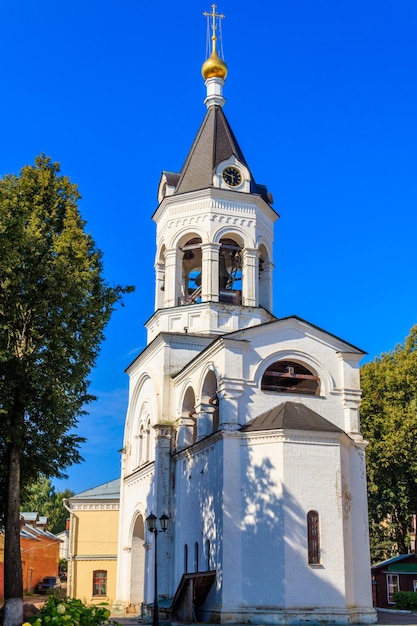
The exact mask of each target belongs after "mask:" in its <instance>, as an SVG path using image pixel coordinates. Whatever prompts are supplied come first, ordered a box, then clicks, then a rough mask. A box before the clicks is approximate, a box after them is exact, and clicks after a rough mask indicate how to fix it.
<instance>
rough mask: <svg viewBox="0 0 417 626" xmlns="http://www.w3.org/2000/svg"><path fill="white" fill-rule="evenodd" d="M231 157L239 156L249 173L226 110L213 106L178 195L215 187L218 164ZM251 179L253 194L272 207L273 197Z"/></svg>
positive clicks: (183, 171)
mask: <svg viewBox="0 0 417 626" xmlns="http://www.w3.org/2000/svg"><path fill="white" fill-rule="evenodd" d="M231 156H234V157H236V159H237V160H238V161H239V162H240V163H242V165H244V166H245V167H246V168H247V169H248V170H249V166H248V164H247V162H246V159H245V157H244V155H243V152H242V150H241V149H240V146H239V144H238V142H237V140H236V137H235V135H234V133H233V131H232V129H231V127H230V124H229V122H228V121H227V119H226V116H225V114H224V112H223V109H222V107H220V106H218V105H213V106H210V107H209V108H208V110H207V113H206V116H205V118H204V120H203V123H202V124H201V126H200V128H199V131H198V133H197V135H196V137H195V139H194V142H193V144H192V146H191V149H190V151H189V153H188V156H187V158H186V160H185V162H184V165H183V166H182V169H181V173H180V175H179V180H178V182H177V184H176V189H175V194H180V193H187V192H189V191H197V190H198V189H207V188H208V187H212V186H213V174H214V172H215V171H216V169H217V167H218V165H219V164H220V163H222V162H223V161H226V160H227V159H229V158H230V157H231ZM249 171H250V170H249ZM250 176H251V188H250V193H253V194H258V195H260V196H261V197H262V198H263V199H264V200H265V202H267V203H268V204H271V203H272V196H271V194H270V193H268V190H267V188H266V187H265V185H257V184H256V182H255V180H254V178H253V176H252V174H250ZM171 180H172V181H173V180H174V178H171Z"/></svg>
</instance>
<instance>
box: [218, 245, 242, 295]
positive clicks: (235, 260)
mask: <svg viewBox="0 0 417 626" xmlns="http://www.w3.org/2000/svg"><path fill="white" fill-rule="evenodd" d="M241 252H242V247H241V246H240V245H239V244H238V243H237V242H236V241H235V240H234V239H229V238H226V237H224V238H222V239H220V250H219V302H227V303H229V304H242V254H241Z"/></svg>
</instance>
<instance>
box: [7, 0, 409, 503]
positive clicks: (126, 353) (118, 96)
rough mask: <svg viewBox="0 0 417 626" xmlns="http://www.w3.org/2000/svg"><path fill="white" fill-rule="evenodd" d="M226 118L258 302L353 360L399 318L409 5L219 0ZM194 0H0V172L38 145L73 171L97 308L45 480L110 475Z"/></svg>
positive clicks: (405, 300)
mask: <svg viewBox="0 0 417 626" xmlns="http://www.w3.org/2000/svg"><path fill="white" fill-rule="evenodd" d="M217 4H218V10H219V11H221V12H223V13H224V14H225V15H226V18H225V20H224V21H223V41H224V52H225V60H226V62H227V64H228V67H229V75H228V78H227V80H226V85H225V90H224V94H225V97H226V99H227V103H226V106H225V109H224V110H225V113H226V116H227V118H228V120H229V122H230V124H231V126H232V128H233V130H234V132H235V134H236V136H237V139H238V141H239V143H240V145H241V148H242V150H243V152H244V154H245V157H246V159H247V161H248V163H249V165H250V167H251V170H252V172H253V174H254V176H255V178H256V180H257V182H258V183H262V184H266V185H267V186H268V188H269V189H270V190H271V191H272V193H273V196H274V200H275V202H274V208H275V210H276V211H277V212H278V213H279V214H280V215H281V219H280V220H279V221H278V223H277V225H276V231H275V232H276V239H275V275H274V284H275V289H274V312H275V314H276V315H277V316H278V317H282V316H286V315H292V314H295V315H299V316H300V317H303V318H305V319H307V320H308V321H310V322H312V323H313V324H316V325H318V326H321V327H322V328H324V329H326V330H328V331H329V332H331V333H334V334H335V335H338V336H340V337H342V338H344V339H345V340H347V341H349V342H351V343H353V344H354V345H356V346H359V347H360V348H362V349H363V350H366V351H367V352H368V353H369V357H368V358H373V357H374V356H376V355H378V354H380V353H381V352H384V351H388V350H389V349H391V348H392V347H394V346H395V345H396V344H397V343H399V342H401V341H402V340H403V339H404V338H405V336H406V335H407V334H408V331H409V329H410V328H411V326H413V325H414V324H415V323H416V322H417V307H416V304H417V295H416V294H417V289H416V287H417V272H416V241H415V239H416V232H417V115H416V111H417V81H416V66H417V53H416V26H417V3H416V2H415V0H396V2H392V0H390V1H388V0H378V2H377V1H376V0H367V1H366V2H364V1H363V0H317V1H316V2H312V1H311V0H258V2H256V3H253V2H249V0H239V1H236V0H218V3H217ZM209 10H210V1H207V0H183V2H181V3H174V2H167V1H166V0H160V1H159V2H158V3H155V4H154V3H144V2H140V1H138V0H136V1H134V0H118V2H110V1H109V0H100V2H98V0H89V1H88V2H85V0H83V1H81V0H71V1H69V0H60V2H52V1H51V0H41V1H40V2H32V1H29V0H4V1H3V6H2V19H1V31H2V32H1V37H0V64H1V75H2V81H1V89H2V94H1V100H0V102H1V104H0V107H1V108H0V110H1V120H2V124H1V138H0V175H4V174H6V173H9V172H14V173H18V171H19V170H20V168H21V167H22V166H23V165H25V164H26V163H33V160H34V158H35V156H36V155H37V154H39V153H40V152H44V153H46V154H47V155H49V156H51V157H52V158H53V159H54V160H56V161H59V162H61V167H62V172H63V173H64V174H67V175H68V176H69V177H70V178H71V179H72V181H73V182H74V183H77V184H78V185H79V188H80V191H81V194H82V196H83V199H82V201H81V203H80V209H81V212H82V214H83V217H84V218H85V219H86V220H87V222H88V230H89V231H90V232H91V234H92V235H93V237H94V239H95V241H96V243H97V245H98V246H99V247H100V248H101V249H102V250H103V252H104V264H105V271H106V276H107V278H108V280H109V281H110V282H111V283H122V284H135V285H136V292H135V293H134V294H133V295H129V296H127V297H126V299H125V305H126V306H125V307H124V308H120V309H118V310H117V312H116V313H115V314H114V316H113V318H112V321H111V323H110V324H109V326H108V328H107V332H106V341H105V343H104V344H103V347H102V351H101V355H100V358H99V360H98V363H97V367H96V368H95V370H94V372H92V375H91V381H92V391H93V392H94V393H95V394H96V395H97V396H98V398H99V399H98V401H97V402H96V403H95V404H94V405H91V406H90V408H89V410H90V414H89V416H87V417H84V418H83V419H82V422H81V423H80V425H79V433H80V434H82V435H84V436H86V437H87V438H88V441H87V443H86V444H85V446H84V447H83V450H82V453H83V456H84V457H85V459H86V461H85V463H83V464H82V465H79V466H74V467H72V468H69V469H68V475H69V479H68V480H67V481H56V486H57V488H59V489H63V488H70V489H73V490H74V491H76V492H80V491H82V490H84V489H87V488H89V487H92V486H95V485H98V484H101V483H103V482H106V481H108V480H112V479H113V478H116V477H117V476H118V475H119V467H120V457H119V453H118V450H119V449H120V448H121V447H122V442H123V425H124V416H125V412H126V407H127V389H128V380H127V376H126V374H124V369H125V368H126V366H127V365H128V364H129V363H130V362H131V361H132V360H133V358H134V357H135V356H136V355H137V354H138V353H139V352H140V351H141V350H142V349H143V347H144V346H145V342H146V337H145V332H144V328H143V324H144V322H145V321H146V320H147V319H148V318H149V317H150V316H151V315H152V313H153V304H154V270H153V263H154V254H155V229H154V224H153V222H152V220H151V215H152V213H153V212H154V210H155V208H156V206H157V200H156V192H157V185H158V182H159V177H160V173H161V171H162V170H163V169H167V170H172V171H179V170H180V168H181V165H182V163H183V161H184V159H185V157H186V155H187V152H188V149H189V147H190V145H191V143H192V141H193V139H194V136H195V134H196V132H197V130H198V127H199V125H200V123H201V121H202V119H203V117H204V114H205V106H204V104H203V100H204V97H205V87H204V84H203V80H202V78H201V74H200V68H201V64H202V62H203V61H204V59H205V51H206V23H205V18H204V17H203V16H202V13H203V12H204V11H209Z"/></svg>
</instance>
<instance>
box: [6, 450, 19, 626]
mask: <svg viewBox="0 0 417 626" xmlns="http://www.w3.org/2000/svg"><path fill="white" fill-rule="evenodd" d="M8 463H9V466H8V478H9V481H8V486H7V508H6V515H5V525H4V526H5V528H4V600H5V609H4V624H5V626H21V624H22V622H23V577H22V557H21V553H20V451H19V449H18V447H17V446H16V445H15V444H10V446H9V454H8Z"/></svg>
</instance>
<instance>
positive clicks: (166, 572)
mask: <svg viewBox="0 0 417 626" xmlns="http://www.w3.org/2000/svg"><path fill="white" fill-rule="evenodd" d="M153 428H154V431H155V473H154V494H153V495H154V497H153V502H149V503H148V506H149V507H150V509H149V510H148V511H147V514H148V515H149V513H150V512H151V509H152V512H153V513H154V515H156V516H157V517H160V516H161V515H162V513H166V514H167V515H168V516H169V517H171V514H172V511H171V498H170V494H171V439H172V426H168V425H165V424H155V426H154V427H153ZM146 532H148V531H146ZM172 538H173V522H171V524H170V525H169V527H168V530H167V531H166V533H160V534H159V535H158V596H164V595H165V596H167V597H170V596H172V595H173V593H174V589H172V584H173V582H172V581H173V558H172ZM149 554H150V553H149V552H148V553H147V555H146V558H151V559H153V558H154V555H153V554H152V555H151V556H150V557H149ZM151 571H153V568H151Z"/></svg>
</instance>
